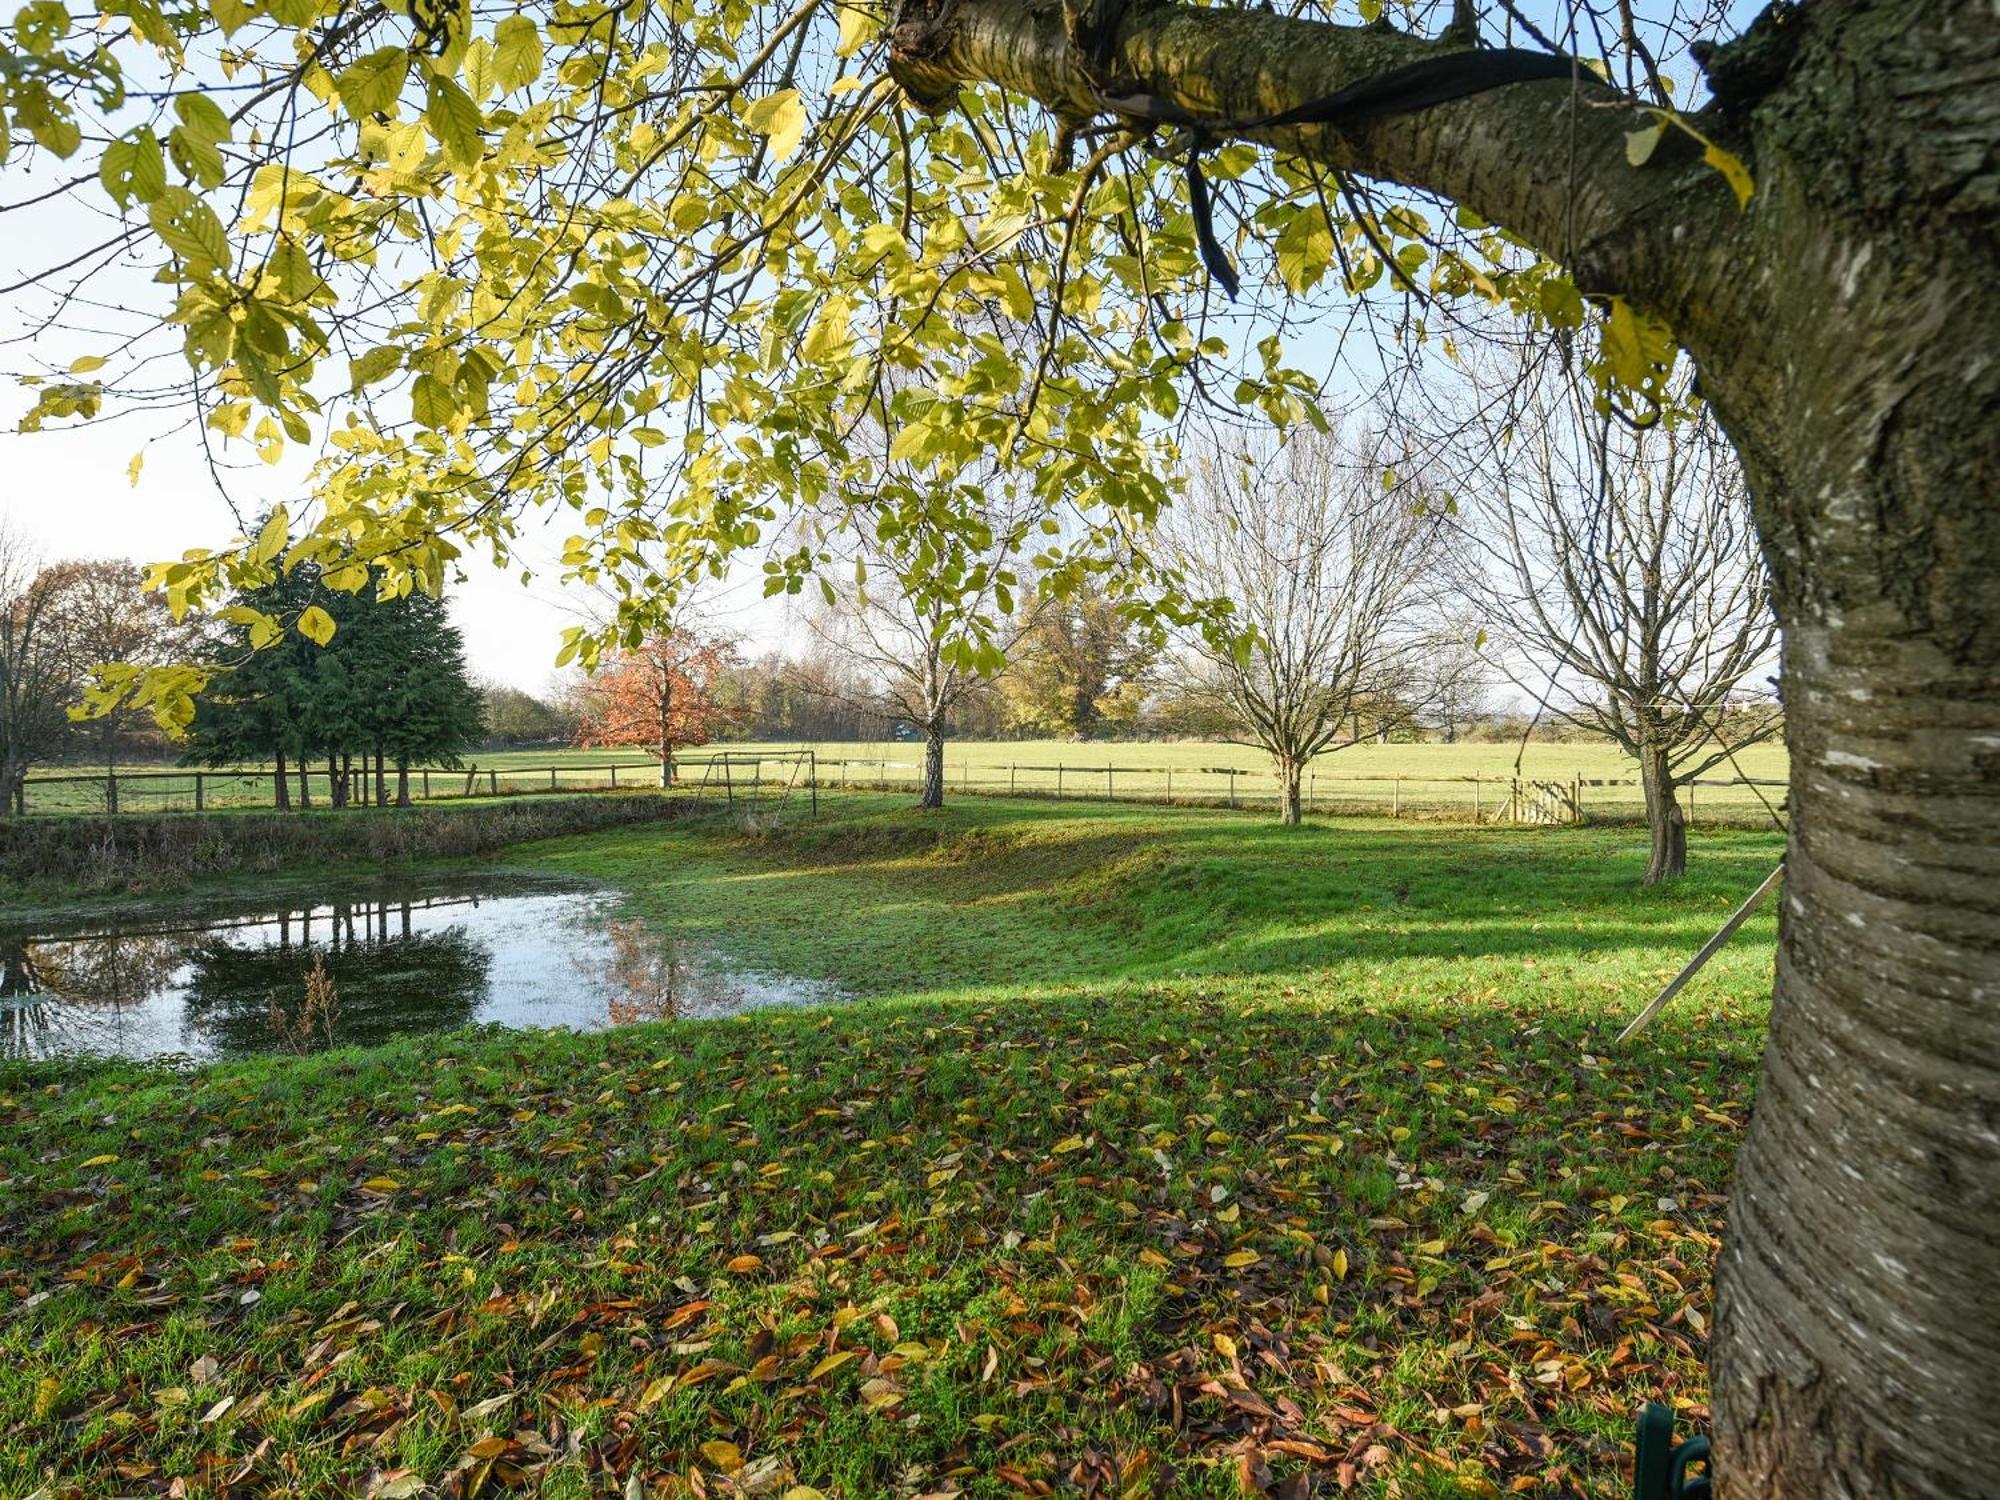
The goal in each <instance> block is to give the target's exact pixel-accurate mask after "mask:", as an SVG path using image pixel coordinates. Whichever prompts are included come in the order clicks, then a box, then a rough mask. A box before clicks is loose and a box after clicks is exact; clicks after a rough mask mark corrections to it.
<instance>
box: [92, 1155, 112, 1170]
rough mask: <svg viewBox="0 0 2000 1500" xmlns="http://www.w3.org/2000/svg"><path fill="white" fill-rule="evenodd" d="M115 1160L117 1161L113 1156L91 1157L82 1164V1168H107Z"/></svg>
mask: <svg viewBox="0 0 2000 1500" xmlns="http://www.w3.org/2000/svg"><path fill="white" fill-rule="evenodd" d="M116 1160H118V1158H117V1157H115V1156H93V1157H91V1159H90V1160H89V1161H87V1162H85V1163H84V1166H85V1167H86V1168H89V1167H108V1166H110V1165H111V1164H112V1163H113V1162H114V1161H116Z"/></svg>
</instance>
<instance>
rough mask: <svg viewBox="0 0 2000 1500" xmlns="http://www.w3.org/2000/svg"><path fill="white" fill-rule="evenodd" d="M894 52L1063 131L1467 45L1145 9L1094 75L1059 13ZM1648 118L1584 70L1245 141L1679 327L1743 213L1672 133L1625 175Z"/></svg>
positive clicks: (908, 37)
mask: <svg viewBox="0 0 2000 1500" xmlns="http://www.w3.org/2000/svg"><path fill="white" fill-rule="evenodd" d="M893 42H894V48H893V62H892V72H893V73H894V75H895V77H896V79H897V81H898V82H899V83H901V84H902V86H903V88H904V89H905V91H906V92H908V93H909V94H910V96H911V97H912V98H913V99H914V100H916V101H917V102H918V103H920V104H922V105H925V106H926V107H929V108H941V107H944V106H945V105H947V104H949V103H950V101H951V100H952V98H953V97H954V95H955V92H956V90H957V88H958V86H959V85H960V84H965V83H991V84H997V85H999V86H1001V87H1002V88H1006V89H1009V90H1012V91H1014V92H1016V93H1020V94H1024V95H1027V96H1029V97H1031V98H1033V99H1036V100H1038V101H1040V102H1041V103H1042V104H1043V105H1045V106H1046V107H1048V108H1049V109H1050V110H1051V111H1053V112H1054V113H1055V114H1056V115H1058V116H1059V117H1060V118H1062V119H1063V120H1065V121H1067V122H1076V121H1080V120H1085V119H1089V118H1091V117H1093V116H1097V115H1102V114H1105V113H1107V108H1106V99H1105V96H1106V95H1107V94H1115V95H1117V96H1120V97H1124V96H1131V95H1140V96H1151V97H1152V98H1154V99H1157V100H1159V101H1162V102H1164V103H1165V104H1167V105H1170V106H1172V107H1173V108H1174V109H1176V110H1179V111H1183V112H1185V113H1186V114H1188V115H1191V116H1194V117H1196V118H1199V119H1203V120H1213V121H1216V122H1218V123H1226V122H1229V121H1246V120H1254V119H1256V118H1259V117H1261V116H1265V115H1269V114H1273V113H1276V112H1278V111H1282V110H1285V109H1288V108H1292V107H1295V106H1297V105H1300V104H1303V103H1306V102H1308V101H1310V100H1314V99H1318V98H1321V97H1323V96H1325V95H1327V94H1330V93H1333V92H1335V91H1336V90H1339V89H1342V88H1345V87H1348V86H1350V85H1352V84H1354V83H1355V82H1357V81H1358V80H1361V79H1365V78H1370V77H1373V76H1376V75H1379V74H1381V73H1384V72H1387V71H1388V70H1390V69H1392V68H1398V67H1402V66H1405V65H1407V64H1410V63H1414V62H1417V61H1420V60H1422V59H1425V58H1434V57H1439V56H1443V55H1446V54H1449V53H1452V52H1454V51H1457V50H1460V44H1459V43H1457V42H1455V41H1452V42H1444V41H1427V40H1425V39H1423V38H1420V37H1413V36H1407V35H1404V34H1402V33H1400V32H1396V31H1392V30H1388V29H1386V28H1383V27H1366V28H1363V27H1349V26H1335V25H1331V24H1328V23H1326V22H1319V21H1307V20H1296V19H1292V18H1290V17H1286V16H1278V15H1273V14H1270V13H1268V12H1265V11H1248V10H1227V9H1194V8H1190V7H1186V6H1180V5H1173V4H1147V5H1140V6H1134V8H1133V9H1132V10H1131V11H1130V12H1129V13H1128V14H1127V15H1126V17H1125V18H1124V19H1123V20H1122V21H1121V22H1120V23H1119V24H1118V26H1117V27H1116V29H1115V31H1114V33H1113V36H1112V44H1111V47H1110V51H1109V61H1108V67H1107V68H1106V70H1105V73H1104V75H1103V77H1102V78H1100V79H1097V80H1093V78H1092V77H1091V75H1090V72H1089V71H1088V68H1087V65H1086V63H1085V60H1084V59H1083V58H1082V57H1081V56H1080V55H1079V53H1078V51H1077V50H1076V48H1074V47H1073V46H1072V45H1071V44H1070V42H1069V40H1068V38H1067V36H1066V34H1065V30H1064V24H1063V15H1062V8H1061V5H1060V3H1059V0H899V4H898V7H897V11H896V19H895V27H894V32H893ZM1100 85H1102V86H1101V87H1100ZM1653 123H1655V121H1654V118H1653V116H1651V115H1650V114H1648V113H1647V112H1646V111H1645V110H1644V109H1643V108H1642V107H1641V106H1639V105H1638V104H1636V103H1635V102H1633V101H1631V100H1629V99H1627V98H1626V97H1625V96H1623V95H1621V94H1619V93H1617V92H1615V91H1614V90H1612V89H1610V88H1608V87H1606V86H1605V85H1603V84H1602V83H1600V82H1598V81H1597V80H1596V79H1595V77H1593V76H1592V75H1590V74H1589V73H1587V72H1585V73H1583V74H1582V76H1580V77H1579V78H1577V79H1576V80H1575V81H1573V82H1562V81H1543V82H1536V83H1516V84H1509V85H1506V86H1504V87H1501V88H1498V89H1494V90H1491V91H1489V92H1485V93H1480V94H1475V95H1472V96H1469V97H1466V98H1462V99H1456V100H1452V101H1449V102H1447V103H1442V104H1437V105H1432V106H1430V107H1428V108H1423V109H1417V110H1413V111H1410V112H1407V113H1400V114H1390V115H1385V116H1380V117H1377V118H1374V119H1370V120H1367V121H1365V122H1363V123H1360V124H1356V125H1353V126H1350V127H1347V128H1344V129H1342V128H1335V127H1333V126H1328V125H1292V126H1282V127H1265V128H1255V129H1243V130H1240V131H1238V132H1237V133H1239V134H1241V135H1242V136H1244V137H1245V138H1247V139H1252V140H1257V141H1261V142H1263V143H1264V144H1266V145H1270V146H1272V147H1275V148H1276V149H1278V150H1280V151H1285V152H1290V153H1294V154H1296V155H1299V156H1302V157H1307V158H1310V159H1312V160H1315V161H1320V162H1325V163H1327V164H1328V165H1331V166H1334V167H1337V168H1340V169H1342V170H1346V171H1353V172H1358V173H1362V174H1364V175H1366V176H1369V177H1374V178H1378V179H1381V180H1383V181H1386V182H1391V183H1398V184H1401V185H1403V186H1405V187H1408V188H1413V189H1417V190H1420V191H1424V192H1430V193H1436V194H1439V195H1441V196H1443V197H1446V198H1448V199H1450V200H1451V201H1453V202H1455V203H1458V204H1461V205H1463V206H1464V207H1466V208H1468V209H1470V210H1471V211H1472V212H1474V213H1476V214H1478V215H1480V216H1481V217H1482V218H1484V219H1486V220H1488V221H1490V222H1492V223H1495V224H1499V225H1501V226H1502V227H1504V228H1506V229H1508V230H1510V231H1511V232H1512V233H1514V234H1515V235H1517V236H1519V237H1520V238H1521V239H1523V240H1525V241H1526V242H1527V243H1529V244H1530V245H1532V246H1534V247H1535V248H1536V249H1538V250H1540V251H1541V252H1542V253H1544V254H1546V255H1548V256H1549V257H1551V258H1552V259H1554V260H1557V261H1559V262H1561V263H1563V264H1564V265H1566V266H1568V267H1570V268H1571V269H1572V270H1573V271H1574V272H1575V273H1576V275H1577V277H1578V280H1579V284H1580V285H1582V286H1583V287H1584V289H1585V290H1587V291H1592V292H1602V293H1607V294H1608V293H1619V294H1623V295H1625V296H1628V297H1630V298H1632V299H1633V300H1634V301H1637V302H1639V303H1642V304H1644V305H1647V306H1648V307H1650V308H1651V309H1652V310H1654V311H1655V312H1658V313H1660V314H1662V315H1664V316H1666V317H1667V318H1668V319H1669V321H1672V322H1674V323H1675V324H1676V326H1677V327H1678V326H1679V324H1680V322H1681V321H1682V319H1684V318H1685V317H1687V316H1689V315H1698V314H1699V312H1700V311H1701V306H1700V299H1699V297H1698V296H1697V295H1696V294H1695V293H1694V292H1693V291H1692V290H1691V287H1690V283H1691V282H1692V283H1705V282H1706V280H1707V278H1705V277H1690V276H1688V275H1687V274H1686V273H1687V269H1688V268H1687V266H1686V264H1685V258H1686V257H1687V256H1688V255H1689V254H1702V253H1707V254H1709V255H1711V256H1712V257H1714V258H1715V259H1716V260H1717V261H1718V262H1721V261H1723V260H1725V259H1726V256H1727V245H1726V242H1728V241H1730V240H1732V239H1733V237H1734V235H1735V233H1736V232H1737V227H1738V226H1737V223H1736V221H1737V219H1738V218H1739V215H1738V214H1737V210H1736V207H1735V204H1734V202H1733V201H1732V199H1731V198H1730V195H1729V190H1728V188H1727V187H1726V185H1725V184H1724V182H1723V180H1722V178H1721V177H1720V176H1719V175H1718V174H1717V173H1715V172H1713V171H1712V170H1710V169H1709V168H1707V167H1705V166H1703V165H1702V164H1701V163H1700V161H1699V159H1698V157H1697V156H1696V155H1695V154H1694V152H1693V151H1692V150H1691V149H1690V147H1689V145H1688V143H1687V142H1686V141H1683V140H1681V139H1678V134H1679V133H1678V132H1669V136H1670V137H1673V138H1671V139H1669V140H1666V141H1663V142H1662V143H1661V145H1660V147H1659V149H1658V150H1657V151H1656V152H1655V153H1654V156H1653V159H1652V160H1651V161H1649V163H1648V164H1647V166H1646V167H1644V168H1642V169H1641V168H1634V167H1633V166H1632V165H1631V164H1630V162H1629V161H1628V160H1627V159H1626V146H1625V136H1626V133H1627V132H1629V131H1635V130H1639V129H1643V128H1645V127H1646V126H1648V125H1650V124H1653Z"/></svg>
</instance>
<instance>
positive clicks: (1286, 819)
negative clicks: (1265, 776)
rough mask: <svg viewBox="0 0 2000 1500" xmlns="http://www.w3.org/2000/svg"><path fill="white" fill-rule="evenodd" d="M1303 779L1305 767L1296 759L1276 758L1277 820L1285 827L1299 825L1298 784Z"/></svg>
mask: <svg viewBox="0 0 2000 1500" xmlns="http://www.w3.org/2000/svg"><path fill="white" fill-rule="evenodd" d="M1304 780H1305V767H1304V766H1303V765H1301V764H1300V763H1299V762H1298V761H1295V760H1291V759H1289V758H1286V757H1282V756H1281V757H1280V758H1279V760H1278V786H1279V799H1280V800H1279V804H1278V821H1279V822H1280V823H1282V824H1284V826H1285V827H1287V828H1296V827H1298V826H1299V819H1300V816H1301V803H1300V796H1299V791H1300V784H1301V783H1302V782H1303V781H1304Z"/></svg>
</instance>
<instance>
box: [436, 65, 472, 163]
mask: <svg viewBox="0 0 2000 1500" xmlns="http://www.w3.org/2000/svg"><path fill="white" fill-rule="evenodd" d="M424 119H425V121H426V122H427V123H428V124H429V125H430V127H431V134H432V135H434V136H436V137H437V142H438V144H439V145H440V146H442V147H443V148H444V154H445V160H447V161H449V162H450V163H451V164H452V165H453V166H455V167H469V166H471V165H472V164H473V163H474V162H476V161H478V160H479V157H480V153H481V152H482V151H483V150H484V149H485V143H484V142H483V141H482V140H481V138H480V132H481V131H483V130H484V129H485V128H486V117H485V116H484V115H482V114H481V113H480V112H479V106H478V104H476V103H475V102H474V101H473V98H472V95H470V94H468V93H466V91H465V90H464V89H463V88H461V87H460V86H459V83H458V80H456V79H454V78H447V77H445V75H444V74H442V73H433V74H432V75H431V83H430V103H429V104H428V105H427V106H426V107H425V109H424Z"/></svg>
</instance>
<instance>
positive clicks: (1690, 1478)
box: [1632, 1401, 1710, 1500]
mask: <svg viewBox="0 0 2000 1500" xmlns="http://www.w3.org/2000/svg"><path fill="white" fill-rule="evenodd" d="M1696 1464H1700V1465H1701V1473H1699V1474H1694V1475H1690V1474H1689V1473H1688V1470H1689V1469H1690V1468H1692V1467H1693V1466H1694V1465H1696ZM1708 1471H1709V1460H1708V1439H1707V1438H1705V1437H1699V1436H1697V1437H1691V1438H1689V1439H1688V1440H1687V1441H1686V1442H1684V1443H1676V1442H1675V1441H1674V1414H1673V1412H1672V1411H1671V1410H1670V1409H1669V1408H1667V1407H1664V1406H1662V1405H1660V1403H1659V1402H1657V1401H1648V1402H1647V1403H1646V1409H1645V1410H1644V1411H1642V1412H1640V1413H1639V1449H1638V1462H1637V1463H1636V1464H1634V1465H1633V1470H1632V1500H1709V1494H1710V1486H1709V1475H1708Z"/></svg>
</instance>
